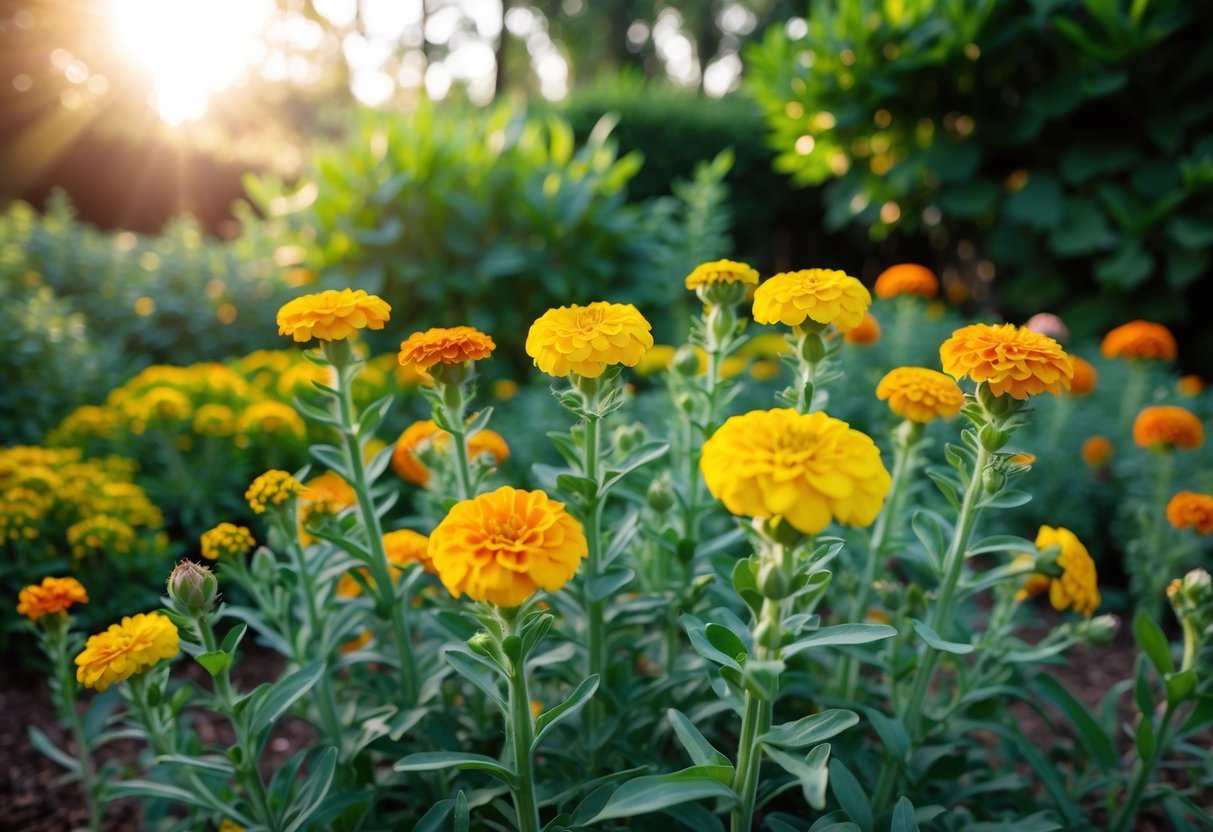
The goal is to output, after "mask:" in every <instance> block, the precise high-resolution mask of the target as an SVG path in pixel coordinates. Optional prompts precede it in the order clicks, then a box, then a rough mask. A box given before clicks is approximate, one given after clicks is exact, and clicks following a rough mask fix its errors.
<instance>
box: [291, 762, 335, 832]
mask: <svg viewBox="0 0 1213 832" xmlns="http://www.w3.org/2000/svg"><path fill="white" fill-rule="evenodd" d="M308 757H309V759H308V768H307V776H305V777H304V779H303V783H302V784H301V785H300V787H299V790H298V792H296V794H295V798H294V800H292V801H291V804H290V808H289V809H288V810H287V812H286V817H285V818H284V820H285V821H286V822H287V827H286V830H285V832H299V830H300V829H304V828H306V827H307V824H308V823H309V822H310V821H311V819H312V817H313V815H315V814H316V812H317V810H319V809H320V807H321V805H322V804H323V803H324V799H325V797H327V796H328V793H329V789H330V788H331V787H332V785H333V775H334V774H335V772H336V770H337V749H336V748H333V747H332V746H329V747H328V748H324V749H321V750H319V753H315V752H312V753H309V754H308Z"/></svg>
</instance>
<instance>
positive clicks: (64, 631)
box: [47, 614, 101, 832]
mask: <svg viewBox="0 0 1213 832" xmlns="http://www.w3.org/2000/svg"><path fill="white" fill-rule="evenodd" d="M70 627H71V623H70V619H69V618H68V617H67V616H66V615H64V614H60V615H59V620H58V621H55V622H54V623H53V624H50V625H49V626H48V627H47V630H48V634H49V636H50V641H51V646H52V649H51V660H52V661H53V662H54V665H55V672H56V673H57V674H58V675H59V690H58V694H59V709H60V712H61V713H62V715H63V716H64V717H65V718H66V719H67V721H68V723H69V724H70V725H71V729H72V739H73V740H74V741H75V743H76V759H77V760H79V761H80V787H81V788H82V789H83V790H84V803H85V805H86V806H87V807H88V828H89V829H90V830H92V832H100V829H101V807H100V806H99V805H98V803H97V794H96V788H97V786H96V776H95V774H94V772H93V761H92V756H91V755H90V754H89V751H88V740H87V736H86V735H85V733H84V720H82V719H81V718H80V710H79V709H78V708H77V707H76V697H75V695H74V694H75V691H76V678H75V676H74V675H73V674H72V662H71V658H70V657H69V656H68V654H67V640H68V639H67V636H68V630H69V628H70Z"/></svg>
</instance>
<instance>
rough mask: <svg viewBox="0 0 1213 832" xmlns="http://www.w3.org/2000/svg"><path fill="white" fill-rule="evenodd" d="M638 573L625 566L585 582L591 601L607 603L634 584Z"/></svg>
mask: <svg viewBox="0 0 1213 832" xmlns="http://www.w3.org/2000/svg"><path fill="white" fill-rule="evenodd" d="M635 577H636V573H635V572H634V571H633V570H631V569H628V568H627V567H624V566H616V567H612V568H611V569H608V570H606V571H605V572H603V573H602V574H601V575H595V576H594V577H592V578H590V579H589V580H587V581H586V582H585V591H586V595H588V596H589V598H590V600H591V601H605V600H606V599H607V598H610V597H612V596H613V595H615V594H616V593H617V592H619V590H621V589H623V588H624V587H625V586H627V585H628V584H630V583H631V582H632V579H633V578H635Z"/></svg>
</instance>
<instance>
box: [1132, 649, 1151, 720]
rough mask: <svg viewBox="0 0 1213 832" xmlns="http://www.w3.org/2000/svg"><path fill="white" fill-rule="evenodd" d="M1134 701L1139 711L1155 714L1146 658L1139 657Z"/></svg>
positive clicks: (1134, 680)
mask: <svg viewBox="0 0 1213 832" xmlns="http://www.w3.org/2000/svg"><path fill="white" fill-rule="evenodd" d="M1133 701H1134V702H1136V703H1137V710H1139V711H1141V712H1142V713H1143V714H1151V713H1153V712H1154V694H1153V693H1152V692H1151V691H1150V679H1149V676H1148V675H1147V673H1146V657H1145V656H1142V655H1139V656H1138V657H1137V667H1136V670H1135V673H1134V675H1133Z"/></svg>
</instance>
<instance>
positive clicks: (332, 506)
mask: <svg viewBox="0 0 1213 832" xmlns="http://www.w3.org/2000/svg"><path fill="white" fill-rule="evenodd" d="M357 502H358V494H357V493H356V492H355V491H354V487H353V486H351V485H350V484H349V483H348V482H346V481H345V480H344V479H342V478H341V476H340V475H339V474H337V473H335V472H333V471H325V472H324V473H323V474H320V475H319V476H316V477H312V478H311V479H310V480H308V481H307V482H306V483H304V484H303V492H302V493H301V494H300V495H299V542H300V543H302V544H303V545H304V546H308V545H310V544H311V543H312V542H313V541H314V540H315V538H314V537H313V536H312V534H311V533H310V532H309V531H308V530H307V527H308V526H320V525H323V521H322V519H321V518H324V517H335V516H337V515H338V514H340V513H341V512H342V511H344V510H345V509H347V508H349V507H350V506H352V505H354V504H355V503H357Z"/></svg>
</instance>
